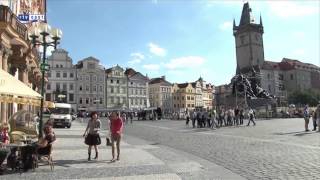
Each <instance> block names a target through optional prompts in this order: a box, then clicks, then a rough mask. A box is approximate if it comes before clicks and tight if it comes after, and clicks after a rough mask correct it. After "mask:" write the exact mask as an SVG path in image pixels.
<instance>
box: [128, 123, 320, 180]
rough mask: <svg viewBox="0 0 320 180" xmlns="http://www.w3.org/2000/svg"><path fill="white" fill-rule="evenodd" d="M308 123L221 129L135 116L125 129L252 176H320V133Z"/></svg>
mask: <svg viewBox="0 0 320 180" xmlns="http://www.w3.org/2000/svg"><path fill="white" fill-rule="evenodd" d="M245 123H246V121H245ZM303 128H304V120H303V119H272V120H260V121H257V126H250V127H247V126H240V127H222V128H219V129H216V130H211V129H208V128H202V129H193V128H191V127H186V126H185V122H184V121H172V120H160V121H139V122H137V121H136V122H134V124H132V125H131V124H129V125H127V126H126V129H125V133H126V134H128V135H131V136H136V137H139V138H143V139H146V140H148V141H151V142H154V143H156V144H159V145H163V146H168V147H170V148H173V149H177V150H180V151H184V152H187V153H189V154H192V155H194V156H197V157H200V158H203V159H206V160H208V161H210V162H213V163H216V164H218V165H220V166H223V167H225V168H227V169H229V170H231V171H232V172H234V173H236V174H239V175H241V176H242V177H245V178H247V179H252V180H256V179H297V180H301V179H320V169H319V168H320V133H318V132H312V131H311V132H304V131H303Z"/></svg>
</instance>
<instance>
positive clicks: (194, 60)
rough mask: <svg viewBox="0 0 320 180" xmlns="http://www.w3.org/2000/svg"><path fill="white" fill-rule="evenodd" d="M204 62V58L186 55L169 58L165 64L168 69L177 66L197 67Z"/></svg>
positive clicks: (176, 67)
mask: <svg viewBox="0 0 320 180" xmlns="http://www.w3.org/2000/svg"><path fill="white" fill-rule="evenodd" d="M204 62H205V59H204V58H202V57H199V56H187V57H180V58H176V59H171V60H170V62H169V63H167V64H165V67H166V68H168V69H178V68H193V67H199V66H201V65H202V64H203V63H204Z"/></svg>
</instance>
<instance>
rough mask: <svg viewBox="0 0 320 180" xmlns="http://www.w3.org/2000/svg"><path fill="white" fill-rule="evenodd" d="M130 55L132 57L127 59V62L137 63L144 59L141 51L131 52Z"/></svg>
mask: <svg viewBox="0 0 320 180" xmlns="http://www.w3.org/2000/svg"><path fill="white" fill-rule="evenodd" d="M130 56H131V57H132V59H131V60H130V61H128V64H139V63H141V61H142V60H143V59H144V55H143V54H142V53H138V52H137V53H131V54H130Z"/></svg>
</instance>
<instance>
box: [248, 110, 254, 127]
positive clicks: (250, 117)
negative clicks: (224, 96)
mask: <svg viewBox="0 0 320 180" xmlns="http://www.w3.org/2000/svg"><path fill="white" fill-rule="evenodd" d="M248 116H249V121H248V124H247V126H249V125H250V122H251V121H252V122H253V125H254V126H255V125H256V123H255V122H254V119H255V113H254V111H253V109H252V108H250V109H249V113H248Z"/></svg>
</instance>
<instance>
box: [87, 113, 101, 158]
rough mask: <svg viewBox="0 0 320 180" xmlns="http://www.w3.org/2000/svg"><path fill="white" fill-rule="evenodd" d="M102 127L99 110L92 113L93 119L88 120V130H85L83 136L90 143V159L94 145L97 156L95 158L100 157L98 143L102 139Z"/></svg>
mask: <svg viewBox="0 0 320 180" xmlns="http://www.w3.org/2000/svg"><path fill="white" fill-rule="evenodd" d="M100 127H101V122H100V120H99V119H98V114H97V112H92V113H91V119H90V120H89V121H88V125H87V128H86V130H85V131H84V134H83V137H85V143H86V144H87V145H89V148H88V161H90V160H91V149H92V146H93V147H94V150H95V152H96V156H95V157H94V159H98V147H97V145H100V144H101V139H100V135H99V131H100Z"/></svg>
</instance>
